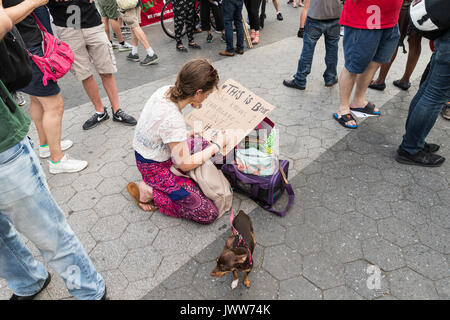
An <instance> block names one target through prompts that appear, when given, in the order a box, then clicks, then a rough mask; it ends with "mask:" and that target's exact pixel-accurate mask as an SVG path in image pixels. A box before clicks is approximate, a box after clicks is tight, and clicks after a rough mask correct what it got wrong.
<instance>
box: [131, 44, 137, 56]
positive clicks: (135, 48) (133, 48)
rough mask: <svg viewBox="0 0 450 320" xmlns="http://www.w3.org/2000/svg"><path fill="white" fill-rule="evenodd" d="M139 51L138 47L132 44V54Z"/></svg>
mask: <svg viewBox="0 0 450 320" xmlns="http://www.w3.org/2000/svg"><path fill="white" fill-rule="evenodd" d="M137 53H138V47H137V46H136V47H135V46H131V54H132V55H135V54H137Z"/></svg>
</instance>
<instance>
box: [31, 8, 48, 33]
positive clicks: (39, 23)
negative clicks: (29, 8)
mask: <svg viewBox="0 0 450 320" xmlns="http://www.w3.org/2000/svg"><path fill="white" fill-rule="evenodd" d="M32 14H33V17H34V20H35V21H36V23H37V25H38V26H39V29H40V30H41V31H46V32H47V29H45V27H44V25H43V24H42V23H41V21H39V18H38V17H37V15H36V14H35V13H34V12H33V13H32Z"/></svg>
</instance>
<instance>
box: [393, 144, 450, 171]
mask: <svg viewBox="0 0 450 320" xmlns="http://www.w3.org/2000/svg"><path fill="white" fill-rule="evenodd" d="M395 160H396V161H397V162H399V163H402V164H408V165H414V166H422V167H440V166H441V165H442V164H443V163H444V161H445V158H444V157H441V156H440V155H437V154H434V153H428V152H425V151H423V150H420V151H419V152H417V153H416V154H413V155H411V154H409V153H408V152H406V151H405V150H403V149H402V148H401V147H399V148H398V150H397V156H396V157H395Z"/></svg>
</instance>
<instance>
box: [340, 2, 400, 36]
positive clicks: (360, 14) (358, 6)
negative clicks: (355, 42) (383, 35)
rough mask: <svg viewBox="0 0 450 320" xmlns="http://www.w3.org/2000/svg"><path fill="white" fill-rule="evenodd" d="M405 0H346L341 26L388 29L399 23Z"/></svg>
mask: <svg viewBox="0 0 450 320" xmlns="http://www.w3.org/2000/svg"><path fill="white" fill-rule="evenodd" d="M402 3H403V0H346V1H345V5H344V9H343V10H342V14H341V19H340V21H339V23H340V24H342V25H344V26H349V27H352V28H358V29H386V28H392V27H394V26H395V25H396V24H397V22H398V16H399V14H400V9H401V8H402Z"/></svg>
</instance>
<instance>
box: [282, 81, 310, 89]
mask: <svg viewBox="0 0 450 320" xmlns="http://www.w3.org/2000/svg"><path fill="white" fill-rule="evenodd" d="M283 84H284V85H285V86H286V87H289V88H294V89H298V90H305V87H304V86H299V85H298V84H296V83H295V81H294V80H283Z"/></svg>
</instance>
